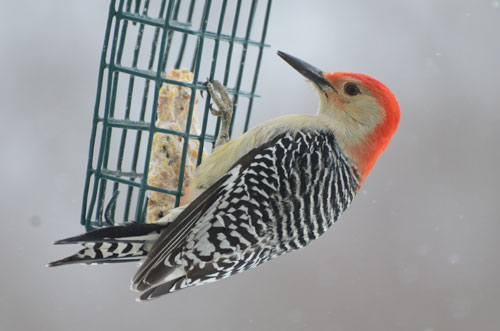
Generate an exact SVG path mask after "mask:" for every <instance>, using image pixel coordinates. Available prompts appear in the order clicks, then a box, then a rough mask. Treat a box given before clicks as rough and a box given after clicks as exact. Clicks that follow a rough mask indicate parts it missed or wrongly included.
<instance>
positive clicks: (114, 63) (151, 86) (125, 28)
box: [81, 0, 272, 230]
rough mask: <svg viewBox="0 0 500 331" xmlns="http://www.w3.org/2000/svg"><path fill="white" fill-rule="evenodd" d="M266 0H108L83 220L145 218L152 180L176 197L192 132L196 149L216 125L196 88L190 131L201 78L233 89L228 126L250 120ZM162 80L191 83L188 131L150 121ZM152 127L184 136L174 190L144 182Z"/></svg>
mask: <svg viewBox="0 0 500 331" xmlns="http://www.w3.org/2000/svg"><path fill="white" fill-rule="evenodd" d="M271 2H272V1H271V0H261V1H258V0H252V1H243V0H231V1H229V0H214V1H211V0H204V1H201V0H198V1H195V0H168V1H167V0H120V1H117V0H116V1H115V0H111V3H110V6H109V16H108V21H107V25H106V32H105V37H104V45H103V49H102V56H101V62H100V67H99V76H98V83H97V93H96V101H95V108H94V117H93V122H92V132H91V137H90V148H89V159H88V165H87V173H86V179H85V187H84V195H83V203H82V214H81V223H82V225H84V226H85V227H86V229H87V230H91V229H95V228H100V227H103V226H107V225H112V224H114V222H115V221H116V222H127V221H130V220H135V221H137V222H144V221H145V215H146V207H147V195H146V191H149V190H152V191H157V192H162V193H166V194H170V195H173V196H175V197H176V205H178V204H179V199H180V197H181V196H182V191H181V190H182V185H183V177H184V165H185V161H186V154H187V146H188V142H189V140H191V139H196V140H198V141H199V145H200V150H201V149H203V148H204V147H210V146H207V145H208V144H213V143H214V141H215V138H216V137H217V134H218V130H219V125H220V123H219V122H220V121H219V119H218V118H216V117H214V116H213V115H211V114H210V111H209V105H210V96H208V95H206V96H205V99H203V98H200V97H199V98H198V100H199V101H201V102H200V103H199V104H198V106H197V107H198V109H200V118H199V123H200V124H201V125H200V134H197V135H194V134H192V133H190V127H191V125H190V123H191V120H192V114H193V109H194V105H195V99H196V95H197V91H206V86H205V85H204V83H205V82H206V81H207V79H208V80H210V81H212V80H219V81H221V82H222V83H223V85H225V86H226V87H227V88H228V92H229V94H230V95H231V96H232V98H233V104H234V115H233V122H232V124H231V131H232V132H235V131H237V130H239V131H240V132H239V133H242V132H244V131H246V130H247V129H248V124H249V119H250V114H251V110H252V104H253V99H254V97H256V94H255V89H256V85H257V77H258V73H259V68H260V63H261V59H262V51H263V48H264V47H266V46H268V45H266V44H265V37H266V30H267V23H268V19H269V13H270V8H271ZM174 68H177V69H178V68H187V69H189V70H190V71H191V72H192V73H193V74H194V79H193V82H192V83H186V82H180V81H176V80H172V79H168V78H167V75H166V72H167V71H168V70H170V69H174ZM164 83H168V84H174V85H180V86H185V87H187V88H189V89H191V97H190V101H189V112H188V115H187V124H186V128H185V131H182V132H179V131H174V130H168V129H164V128H159V127H156V125H155V122H156V116H157V108H158V97H159V91H160V88H161V86H162V84H164ZM198 95H199V93H198ZM156 132H161V133H165V134H169V135H175V136H177V137H178V138H179V139H182V141H183V149H182V157H181V167H180V174H179V177H178V178H179V180H178V186H177V189H176V190H167V189H163V188H159V187H154V186H150V185H148V183H147V177H148V167H149V155H150V153H151V148H152V142H153V135H154V134H155V133H156ZM201 161H202V153H198V159H197V163H198V164H199V163H200V162H201ZM119 192H120V193H119Z"/></svg>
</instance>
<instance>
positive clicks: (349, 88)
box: [344, 83, 361, 96]
mask: <svg viewBox="0 0 500 331" xmlns="http://www.w3.org/2000/svg"><path fill="white" fill-rule="evenodd" d="M344 91H345V93H347V94H348V95H350V96H355V95H358V94H360V93H361V91H360V90H359V87H357V86H356V84H352V83H349V84H345V86H344Z"/></svg>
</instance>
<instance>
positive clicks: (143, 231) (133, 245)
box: [47, 222, 166, 267]
mask: <svg viewBox="0 0 500 331" xmlns="http://www.w3.org/2000/svg"><path fill="white" fill-rule="evenodd" d="M165 227H166V225H164V224H163V225H162V224H141V223H135V222H130V223H126V224H123V225H117V226H112V227H106V228H103V229H98V230H94V231H90V232H87V233H84V234H82V235H79V236H75V237H70V238H66V239H62V240H58V241H56V242H54V244H55V245H63V244H81V245H83V247H84V248H83V249H81V250H80V251H79V252H78V253H76V254H73V255H71V256H68V257H65V258H63V259H60V260H57V261H54V262H50V263H49V264H47V266H48V267H56V266H61V265H65V264H73V263H82V264H101V263H120V262H133V261H140V260H142V259H143V258H144V257H145V256H146V255H147V254H148V251H149V249H150V248H151V246H152V244H153V243H154V241H155V240H156V239H157V238H158V237H159V236H160V232H161V231H162V230H163V229H164V228H165Z"/></svg>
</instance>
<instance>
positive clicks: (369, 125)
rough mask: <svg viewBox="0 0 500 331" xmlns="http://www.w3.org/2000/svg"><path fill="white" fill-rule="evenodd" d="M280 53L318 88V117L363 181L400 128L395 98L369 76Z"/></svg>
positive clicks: (382, 85)
mask: <svg viewBox="0 0 500 331" xmlns="http://www.w3.org/2000/svg"><path fill="white" fill-rule="evenodd" d="M278 55H279V56H281V57H282V58H283V59H284V60H285V61H286V62H288V63H289V64H290V65H291V66H292V67H293V68H295V69H296V70H297V71H298V72H300V73H301V74H302V75H303V76H304V77H306V78H307V79H308V80H309V81H311V83H313V85H314V86H315V87H316V90H317V91H318V95H319V98H320V107H319V115H318V116H320V117H322V118H323V119H324V120H325V122H327V123H330V125H331V127H332V128H333V130H334V131H335V134H336V137H337V139H338V141H339V143H340V144H341V145H342V147H344V149H345V150H346V152H347V153H348V154H349V156H350V157H351V159H352V160H353V161H354V162H355V165H356V167H357V169H358V173H359V175H360V177H361V178H360V179H361V183H362V182H363V181H364V179H365V178H366V176H367V175H368V173H369V172H370V170H371V169H372V167H373V166H374V165H375V162H376V160H377V158H378V157H379V156H380V154H382V152H383V151H384V150H385V148H386V147H387V145H388V144H389V141H390V140H391V138H392V136H393V134H394V132H396V128H397V127H398V123H399V118H400V111H399V105H398V102H397V100H396V97H395V96H394V94H392V92H391V91H390V90H389V89H388V88H387V87H386V86H385V85H384V84H382V83H380V82H379V81H377V80H375V79H373V78H371V77H370V76H367V75H364V74H355V73H349V72H335V73H327V72H323V71H321V70H319V69H317V68H315V67H314V66H312V65H310V64H308V63H306V62H304V61H302V60H300V59H298V58H296V57H294V56H291V55H289V54H286V53H283V52H278Z"/></svg>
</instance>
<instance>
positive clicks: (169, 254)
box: [133, 132, 357, 299]
mask: <svg viewBox="0 0 500 331" xmlns="http://www.w3.org/2000/svg"><path fill="white" fill-rule="evenodd" d="M356 188H357V180H356V175H355V172H354V170H353V169H351V167H350V166H349V164H348V162H347V160H346V159H345V157H344V156H343V155H342V153H341V152H340V150H339V148H338V146H337V143H336V141H335V137H334V136H333V135H331V134H325V133H323V132H307V133H305V132H297V133H295V134H290V133H287V134H283V135H281V136H279V137H277V138H275V139H274V140H273V141H272V142H270V143H268V144H265V145H263V146H260V147H259V148H257V149H254V150H252V151H251V152H250V153H248V154H247V155H246V156H245V157H243V158H242V159H240V160H239V161H238V162H237V163H236V164H235V166H234V167H233V168H232V169H231V170H230V171H229V172H228V174H226V175H225V176H224V177H223V178H221V179H220V180H219V181H218V182H217V183H216V184H214V185H213V186H212V187H210V188H209V189H208V190H207V191H206V192H204V193H203V194H202V195H200V197H199V198H198V199H197V200H195V201H194V202H193V203H192V204H191V205H190V206H188V208H186V210H185V211H184V212H183V213H182V214H181V215H180V216H179V218H178V219H177V220H176V221H174V222H175V223H174V224H172V225H171V226H170V227H169V228H167V230H166V232H164V234H163V235H162V237H161V238H160V239H159V241H158V243H157V244H155V247H153V249H152V251H151V253H150V255H149V258H148V260H147V261H146V263H145V264H144V265H143V267H141V269H140V270H139V271H138V274H137V275H136V277H135V278H134V280H133V281H134V284H135V287H136V289H138V290H140V291H145V292H144V293H143V294H142V295H141V299H150V298H154V297H157V296H159V295H162V294H165V293H169V292H172V291H175V290H178V289H182V288H185V287H189V286H194V285H200V284H204V283H207V282H211V281H215V280H218V279H221V278H225V277H228V276H230V275H233V274H235V273H238V272H241V271H244V270H246V269H248V268H252V267H255V266H257V265H259V264H261V263H263V262H265V261H268V260H269V259H271V258H274V257H276V256H278V255H280V254H282V253H284V252H287V251H291V250H294V249H297V248H300V247H303V246H305V245H307V244H308V243H309V242H310V241H311V240H313V239H315V238H317V237H319V236H320V235H321V234H322V233H323V232H324V231H326V229H327V228H328V227H329V226H330V225H331V224H332V223H333V222H334V221H335V220H336V219H337V218H338V216H340V213H341V212H342V211H343V210H344V209H345V208H346V207H347V205H348V204H349V202H350V200H351V199H352V197H353V195H354V192H355V190H356ZM323 196H325V198H323Z"/></svg>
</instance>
